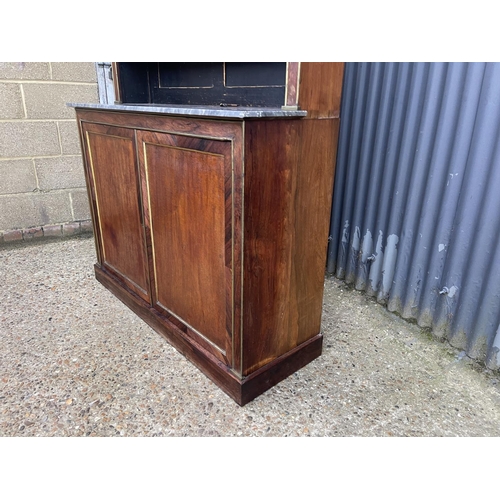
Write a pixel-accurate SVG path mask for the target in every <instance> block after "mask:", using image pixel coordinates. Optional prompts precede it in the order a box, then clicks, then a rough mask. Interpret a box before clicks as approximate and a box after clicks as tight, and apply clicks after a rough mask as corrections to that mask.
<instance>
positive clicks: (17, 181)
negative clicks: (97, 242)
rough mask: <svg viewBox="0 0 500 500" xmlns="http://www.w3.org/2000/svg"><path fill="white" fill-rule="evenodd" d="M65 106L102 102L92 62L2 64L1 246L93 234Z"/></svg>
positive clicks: (76, 143)
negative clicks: (40, 237)
mask: <svg viewBox="0 0 500 500" xmlns="http://www.w3.org/2000/svg"><path fill="white" fill-rule="evenodd" d="M67 102H99V98H98V88H97V75H96V67H95V63H93V62H88V63H86V62H78V63H72V62H0V243H1V242H2V241H9V240H16V239H26V238H30V237H32V236H30V235H33V234H35V235H43V234H44V228H45V229H46V231H45V233H47V235H49V234H52V235H53V234H54V231H55V232H56V233H57V230H54V227H55V228H57V227H60V231H61V234H63V233H64V229H65V226H67V227H68V228H69V229H68V231H71V230H73V231H74V230H75V227H76V226H78V228H79V229H78V231H77V232H79V230H80V228H82V227H86V228H88V227H89V225H88V223H87V222H86V221H89V220H90V212H89V205H88V200H87V191H86V188H85V178H84V174H83V164H82V159H81V152H80V143H79V138H78V131H77V126H76V120H75V112H74V109H73V108H68V107H67V106H66V103H67ZM81 222H84V224H83V225H82V224H81ZM25 235H26V236H25Z"/></svg>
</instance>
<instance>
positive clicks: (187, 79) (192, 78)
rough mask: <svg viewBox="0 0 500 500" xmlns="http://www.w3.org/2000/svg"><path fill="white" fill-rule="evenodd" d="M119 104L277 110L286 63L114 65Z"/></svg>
mask: <svg viewBox="0 0 500 500" xmlns="http://www.w3.org/2000/svg"><path fill="white" fill-rule="evenodd" d="M116 71H117V73H118V75H119V79H120V99H119V100H120V102H121V103H123V104H127V103H128V104H139V103H141V104H185V105H207V106H257V107H262V106H265V107H280V106H282V105H283V104H284V100H285V87H286V74H287V67H286V63H284V62H264V63H255V62H202V63H197V62H155V63H150V62H139V63H137V62H121V63H116Z"/></svg>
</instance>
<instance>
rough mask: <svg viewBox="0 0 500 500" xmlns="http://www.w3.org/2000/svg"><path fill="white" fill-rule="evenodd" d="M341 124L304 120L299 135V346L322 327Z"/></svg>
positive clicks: (293, 309)
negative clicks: (338, 136)
mask: <svg viewBox="0 0 500 500" xmlns="http://www.w3.org/2000/svg"><path fill="white" fill-rule="evenodd" d="M338 125H339V120H303V121H302V122H301V132H300V138H301V143H300V150H299V163H298V168H297V189H296V193H295V206H294V239H293V250H292V276H291V290H292V294H291V297H290V314H291V318H290V321H291V324H292V325H293V326H292V328H293V329H295V328H296V329H297V332H298V336H297V342H298V344H300V343H302V342H305V341H306V340H308V339H310V338H311V337H313V336H314V335H316V334H318V333H319V332H320V329H321V312H322V301H323V288H324V280H325V267H326V257H327V246H328V231H329V225H330V214H331V203H332V192H333V178H334V172H335V156H336V152H337V135H338Z"/></svg>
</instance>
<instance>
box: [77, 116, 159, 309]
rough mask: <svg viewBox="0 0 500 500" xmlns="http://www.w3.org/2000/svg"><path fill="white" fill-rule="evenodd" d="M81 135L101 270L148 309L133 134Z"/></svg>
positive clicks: (104, 130) (103, 131)
mask: <svg viewBox="0 0 500 500" xmlns="http://www.w3.org/2000/svg"><path fill="white" fill-rule="evenodd" d="M82 129H83V142H84V148H85V149H84V150H85V154H86V158H87V176H88V178H89V185H90V193H91V203H92V205H93V206H92V211H93V213H94V224H95V226H96V228H95V229H96V238H97V239H98V242H97V246H98V249H99V252H98V254H100V255H99V257H98V258H99V264H100V265H101V267H102V268H104V269H106V270H107V271H109V272H111V273H112V274H113V275H114V276H115V277H117V278H118V279H119V280H120V281H121V282H122V283H123V284H124V285H125V286H127V287H128V288H129V289H130V290H132V291H133V292H135V293H136V294H137V295H139V296H140V297H141V298H142V299H144V300H146V301H147V302H149V303H151V296H150V292H149V289H150V286H149V276H148V270H147V269H148V266H147V252H146V244H145V243H146V241H145V233H144V226H143V212H142V209H141V201H140V187H139V186H140V184H139V172H138V168H137V160H136V158H137V154H136V146H135V133H134V130H132V129H127V128H122V127H114V126H107V125H100V124H94V123H83V124H82Z"/></svg>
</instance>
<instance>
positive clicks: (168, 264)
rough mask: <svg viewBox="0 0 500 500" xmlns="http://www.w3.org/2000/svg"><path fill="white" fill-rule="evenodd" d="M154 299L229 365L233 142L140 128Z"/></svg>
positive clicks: (230, 340)
mask: <svg viewBox="0 0 500 500" xmlns="http://www.w3.org/2000/svg"><path fill="white" fill-rule="evenodd" d="M137 137H138V142H139V144H140V148H141V153H140V158H141V164H142V165H143V166H144V170H145V181H146V183H145V184H146V185H145V188H146V194H145V196H144V198H145V199H146V200H147V212H148V224H149V227H150V230H151V241H152V251H153V269H154V282H155V287H154V303H155V305H156V306H157V307H158V308H159V310H162V311H166V312H167V313H168V314H170V315H173V316H174V317H175V318H177V319H178V320H180V321H181V322H182V323H184V325H185V326H186V327H187V329H186V331H185V333H186V334H188V335H190V336H191V337H193V338H194V339H195V340H196V341H197V342H199V343H201V344H202V345H204V347H205V348H207V349H209V350H210V351H212V352H213V353H214V354H215V355H216V356H219V357H220V358H221V359H223V360H225V361H227V362H229V361H230V359H231V348H232V317H233V316H232V309H233V304H232V290H233V285H232V265H233V258H232V237H233V229H232V172H231V164H232V161H231V143H230V142H229V141H215V140H211V139H204V138H195V137H182V136H178V135H174V134H165V133H158V132H157V133H153V132H138V133H137Z"/></svg>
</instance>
